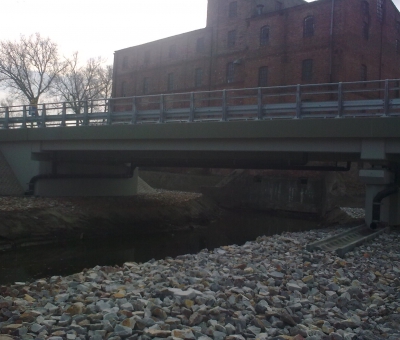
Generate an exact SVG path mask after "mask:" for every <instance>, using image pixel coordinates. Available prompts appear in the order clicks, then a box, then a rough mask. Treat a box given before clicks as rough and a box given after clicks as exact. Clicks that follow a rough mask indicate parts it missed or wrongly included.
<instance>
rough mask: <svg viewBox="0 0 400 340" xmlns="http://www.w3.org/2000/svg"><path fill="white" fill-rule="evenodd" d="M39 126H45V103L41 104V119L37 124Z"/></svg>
mask: <svg viewBox="0 0 400 340" xmlns="http://www.w3.org/2000/svg"><path fill="white" fill-rule="evenodd" d="M39 126H40V127H43V128H45V127H46V104H43V106H42V121H41V124H39Z"/></svg>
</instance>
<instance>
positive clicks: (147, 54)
mask: <svg viewBox="0 0 400 340" xmlns="http://www.w3.org/2000/svg"><path fill="white" fill-rule="evenodd" d="M150 57H151V52H150V50H146V51H145V52H144V64H145V65H148V64H150Z"/></svg>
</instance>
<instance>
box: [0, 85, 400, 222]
mask: <svg viewBox="0 0 400 340" xmlns="http://www.w3.org/2000/svg"><path fill="white" fill-rule="evenodd" d="M397 84H398V81H397V80H396V81H384V82H367V83H346V84H345V83H343V84H342V83H339V84H314V85H304V86H300V85H297V86H294V87H293V86H292V87H291V86H288V87H279V88H266V89H260V88H258V89H238V90H230V91H225V90H224V91H215V92H206V93H205V92H200V93H189V94H172V95H168V96H167V95H165V96H164V95H159V96H148V97H140V98H138V97H135V98H113V99H105V100H103V102H104V103H105V104H104V106H103V107H101V106H99V105H98V103H97V104H96V103H94V102H90V103H89V102H85V103H82V106H81V108H82V110H83V112H82V113H80V112H72V111H71V107H69V106H68V105H67V103H61V104H57V103H56V104H42V107H41V109H39V115H38V116H35V117H32V116H28V115H27V112H29V110H28V108H27V107H26V106H20V107H12V108H10V107H9V108H0V125H2V127H3V129H1V130H0V151H1V152H2V153H3V155H4V156H5V158H6V159H7V161H8V163H9V165H10V166H11V168H12V169H13V171H14V173H15V175H16V177H17V178H18V180H19V182H20V184H21V185H22V186H23V187H24V188H25V190H26V191H28V192H29V191H30V192H31V193H34V194H36V195H44V196H48V195H131V194H134V193H135V190H136V189H135V188H136V186H137V176H135V170H134V169H135V168H136V167H138V166H173V167H180V166H183V167H190V166H192V167H225V168H278V169H287V168H289V169H302V168H303V169H304V168H307V163H309V162H310V161H319V162H323V161H329V162H332V161H334V162H351V161H361V162H365V163H368V164H370V165H371V169H369V170H368V171H369V172H364V173H363V174H362V176H361V178H362V179H363V180H364V181H365V182H366V183H367V186H370V187H371V188H372V189H371V190H372V191H371V193H370V194H369V196H368V195H367V196H368V197H369V199H367V201H368V203H367V204H368V205H369V207H368V211H370V214H369V215H368V212H367V215H368V217H367V220H368V221H369V222H371V221H372V220H373V217H372V209H371V207H372V205H373V204H375V203H373V202H372V201H373V200H374V198H375V196H376V195H377V194H378V193H379V192H381V191H382V190H384V189H385V188H388V187H398V181H399V177H400V176H399V169H400V99H399V98H398V97H399V96H398V91H399V90H400V89H399V86H398V85H397ZM349 88H350V89H349ZM170 98H173V99H170ZM290 98H291V99H290ZM200 99H201V103H202V104H201V105H199V100H200ZM291 100H292V101H291ZM304 100H312V101H304ZM215 101H220V104H221V106H215ZM254 102H255V103H254ZM182 103H183V104H182ZM196 103H197V104H196ZM154 106H156V108H154ZM75 107H76V105H75ZM101 108H103V109H104V110H105V111H104V110H103V111H102V110H101ZM2 114H3V116H2ZM337 169H340V168H337ZM398 196H399V195H398V194H395V195H394V196H393V197H395V200H393V199H391V203H390V204H389V205H390V206H393V207H394V206H396V207H400V203H399V202H400V199H398ZM382 199H383V200H384V198H382ZM380 203H381V202H380V201H379V204H380ZM393 207H392V208H390V209H389V208H388V211H389V210H390V212H391V214H392V215H393V216H392V217H391V221H395V222H394V223H399V224H400V209H398V210H399V212H394V211H395V209H394V208H393ZM396 209H397V208H396ZM381 210H382V209H381ZM383 210H385V209H383Z"/></svg>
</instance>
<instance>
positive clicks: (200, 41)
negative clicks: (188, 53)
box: [196, 37, 205, 53]
mask: <svg viewBox="0 0 400 340" xmlns="http://www.w3.org/2000/svg"><path fill="white" fill-rule="evenodd" d="M204 50H205V45H204V38H203V37H202V38H197V41H196V52H197V53H201V52H204Z"/></svg>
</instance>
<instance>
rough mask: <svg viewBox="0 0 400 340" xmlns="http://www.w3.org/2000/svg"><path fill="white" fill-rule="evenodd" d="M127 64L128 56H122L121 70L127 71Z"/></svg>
mask: <svg viewBox="0 0 400 340" xmlns="http://www.w3.org/2000/svg"><path fill="white" fill-rule="evenodd" d="M128 64H129V60H128V56H127V55H124V56H123V57H122V69H127V68H128Z"/></svg>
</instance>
